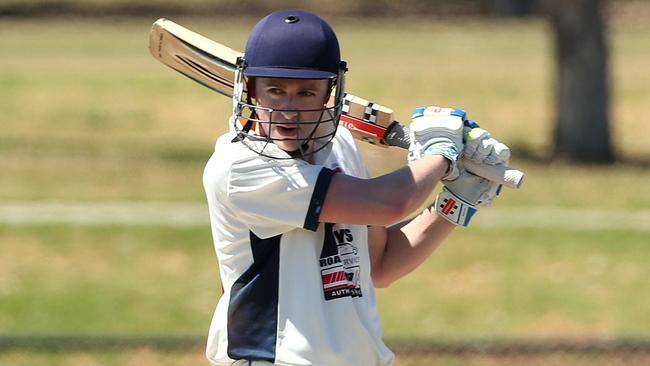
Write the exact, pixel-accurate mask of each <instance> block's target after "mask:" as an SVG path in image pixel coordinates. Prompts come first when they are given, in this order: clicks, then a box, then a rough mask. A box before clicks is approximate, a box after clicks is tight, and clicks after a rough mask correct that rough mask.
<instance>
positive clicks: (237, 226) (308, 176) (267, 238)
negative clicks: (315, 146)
mask: <svg viewBox="0 0 650 366" xmlns="http://www.w3.org/2000/svg"><path fill="white" fill-rule="evenodd" d="M234 137H235V134H234V133H228V134H225V135H223V136H221V137H220V138H219V139H218V141H217V143H216V145H215V151H214V154H213V155H212V157H211V158H210V160H209V161H208V163H207V166H206V168H205V172H204V176H203V184H204V187H205V191H206V194H207V200H208V207H209V210H210V223H211V225H212V235H213V239H214V246H215V249H216V253H217V257H218V259H219V270H220V275H221V281H222V285H223V289H224V293H223V295H222V296H221V298H220V300H219V303H218V305H217V308H216V310H215V313H214V317H213V319H212V324H211V326H210V333H209V336H208V344H207V350H206V354H207V357H208V359H209V360H210V362H211V363H212V364H213V365H230V364H231V363H232V362H233V361H234V360H238V359H248V360H263V361H268V362H273V363H275V364H276V365H322V366H345V365H354V366H360V365H363V366H375V365H376V366H384V365H390V364H391V363H392V362H393V358H394V355H393V353H392V352H391V351H390V350H389V349H388V348H387V347H386V346H385V345H384V343H383V341H382V338H381V327H380V324H379V317H378V314H377V309H376V304H375V292H374V288H373V285H372V282H371V278H370V259H369V255H368V231H367V227H366V226H364V225H346V224H336V223H321V222H319V213H320V208H321V206H322V204H323V200H324V198H325V195H326V193H327V189H328V187H329V183H330V181H331V178H332V176H333V175H334V174H336V173H338V172H341V173H344V174H349V175H353V176H356V177H362V178H367V175H368V173H367V169H366V167H365V165H364V164H363V162H362V160H361V157H360V155H359V151H358V149H357V146H356V145H355V143H354V140H353V138H352V136H351V135H350V132H349V131H347V130H346V129H345V128H343V127H339V128H338V131H337V134H336V136H335V138H334V139H333V140H332V142H331V143H330V146H328V148H326V149H324V150H322V151H320V152H318V153H317V156H316V159H315V161H317V162H319V164H315V165H312V164H309V163H306V162H304V161H302V160H297V159H287V160H278V159H272V158H266V157H263V156H260V155H258V154H256V153H255V152H253V151H251V150H250V149H248V148H247V147H246V146H244V145H243V144H242V143H241V142H232V140H233V138H234ZM271 148H275V149H276V150H277V151H276V152H274V153H278V154H285V155H286V153H284V152H283V151H282V150H280V149H278V148H277V147H275V145H272V147H271ZM287 156H288V155H287Z"/></svg>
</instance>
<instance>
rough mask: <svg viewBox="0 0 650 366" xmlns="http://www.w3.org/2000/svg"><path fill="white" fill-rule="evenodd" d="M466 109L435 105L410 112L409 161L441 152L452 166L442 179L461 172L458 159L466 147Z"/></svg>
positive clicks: (453, 176) (455, 176)
mask: <svg viewBox="0 0 650 366" xmlns="http://www.w3.org/2000/svg"><path fill="white" fill-rule="evenodd" d="M464 120H465V112H464V111H463V110H460V109H453V108H441V107H436V106H431V107H418V108H415V109H414V110H413V113H412V115H411V125H410V138H411V144H410V146H409V155H408V161H409V162H413V161H415V160H417V159H420V158H422V157H423V156H427V155H442V156H444V157H445V158H447V159H448V160H449V169H448V170H447V173H446V174H445V177H444V178H443V179H455V178H457V177H458V175H459V170H458V168H457V165H456V162H457V160H458V156H459V154H460V152H461V151H462V150H463V122H464Z"/></svg>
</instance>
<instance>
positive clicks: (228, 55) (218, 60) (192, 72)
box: [149, 18, 242, 97]
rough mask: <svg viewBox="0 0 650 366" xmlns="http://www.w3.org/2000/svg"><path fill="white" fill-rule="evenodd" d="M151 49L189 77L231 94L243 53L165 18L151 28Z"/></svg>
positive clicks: (213, 88) (166, 63) (160, 59)
mask: <svg viewBox="0 0 650 366" xmlns="http://www.w3.org/2000/svg"><path fill="white" fill-rule="evenodd" d="M149 51H150V52H151V55H152V56H153V57H154V58H155V59H157V60H159V61H160V62H162V63H163V64H165V65H167V66H169V67H171V68H172V69H174V70H176V71H178V72H180V73H181V74H183V75H185V76H187V77H189V78H190V79H192V80H194V81H196V82H198V83H200V84H202V85H204V86H206V87H208V88H210V89H212V90H214V91H216V92H218V93H221V94H223V95H226V96H229V97H231V96H232V89H233V80H234V78H235V63H236V62H237V57H240V56H241V55H242V53H240V52H237V51H234V50H232V49H230V48H228V47H226V46H223V45H221V44H219V43H217V42H214V41H212V40H210V39H208V38H206V37H203V36H202V35H200V34H198V33H195V32H192V31H191V30H189V29H187V28H185V27H183V26H181V25H178V24H176V23H174V22H172V21H171V20H168V19H164V18H161V19H158V20H157V21H156V22H155V23H153V26H152V27H151V32H150V33H149Z"/></svg>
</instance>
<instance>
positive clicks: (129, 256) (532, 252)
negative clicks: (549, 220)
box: [0, 225, 650, 340]
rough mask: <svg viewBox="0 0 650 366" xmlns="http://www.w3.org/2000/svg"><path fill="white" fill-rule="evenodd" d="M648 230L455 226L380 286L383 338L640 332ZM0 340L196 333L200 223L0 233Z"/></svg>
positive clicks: (214, 278) (204, 231) (204, 240)
mask: <svg viewBox="0 0 650 366" xmlns="http://www.w3.org/2000/svg"><path fill="white" fill-rule="evenodd" d="M647 239H648V234H647V232H634V231H627V232H623V231H577V230H576V231H574V230H542V229H540V230H530V229H511V230H503V229H499V230H487V229H481V230H479V229H471V230H457V231H456V232H455V233H454V234H453V235H452V236H451V237H450V238H449V240H448V241H447V242H446V243H445V244H444V245H443V246H442V247H441V248H439V250H438V251H437V252H436V253H434V255H433V256H432V257H431V258H430V259H429V260H428V261H427V262H426V263H425V264H424V265H423V266H422V267H421V268H419V269H417V270H416V271H414V272H413V273H411V274H410V275H409V276H408V277H405V278H404V279H402V280H401V281H398V282H396V283H395V284H394V285H392V286H391V287H389V288H388V289H381V290H378V299H379V308H380V313H381V317H382V321H383V326H384V331H385V336H386V337H387V338H390V339H395V338H410V337H417V338H422V339H438V340H440V339H463V338H466V337H470V338H472V337H506V338H508V337H524V338H537V337H542V338H543V337H593V336H602V337H616V336H619V337H622V336H649V335H650V334H649V333H648V328H647V322H646V321H645V320H647V319H650V298H649V297H648V296H647V294H648V293H649V291H650V283H648V281H647V278H648V276H650V267H649V266H648V265H647V263H648V262H649V261H650V251H648V250H647ZM0 242H1V243H2V251H3V255H2V256H1V257H0V296H1V298H2V301H0V330H1V331H2V333H5V334H12V335H32V334H38V335H56V334H88V335H104V336H106V335H109V336H138V335H156V336H161V335H162V336H165V335H167V336H178V335H198V336H201V335H204V334H206V332H207V329H208V325H209V322H210V318H211V315H212V311H213V310H214V306H215V305H216V302H217V300H218V298H219V296H220V293H221V288H220V282H219V275H218V270H217V264H216V258H215V255H214V253H213V249H212V244H211V238H210V232H209V229H208V228H207V227H204V226H197V227H186V228H168V227H156V226H151V227H147V226H140V227H139V226H132V227H125V226H105V227H104V226H76V227H75V226H6V225H5V226H0Z"/></svg>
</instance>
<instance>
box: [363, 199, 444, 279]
mask: <svg viewBox="0 0 650 366" xmlns="http://www.w3.org/2000/svg"><path fill="white" fill-rule="evenodd" d="M455 227H456V225H453V224H451V223H450V222H449V221H447V220H445V219H443V218H442V217H440V216H438V214H437V213H436V211H435V209H434V208H433V207H431V208H427V209H425V210H424V211H423V212H422V213H421V214H420V215H418V216H417V217H415V218H414V219H413V220H411V221H409V222H406V223H402V224H398V225H395V226H392V227H390V228H388V229H387V237H386V244H385V247H384V253H383V255H382V256H381V262H380V263H378V268H373V282H374V284H375V286H376V287H387V286H388V285H390V284H391V283H393V282H394V281H396V280H397V279H399V278H401V277H403V276H405V275H406V274H408V273H410V272H411V271H413V270H414V269H416V268H417V267H419V266H420V265H421V264H422V263H423V262H424V261H425V260H426V259H427V258H428V257H429V256H430V255H431V253H433V251H434V250H435V249H436V248H437V247H438V246H439V245H440V243H442V241H443V240H444V239H445V238H446V237H447V236H449V234H450V233H451V232H452V231H453V229H454V228H455Z"/></svg>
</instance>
